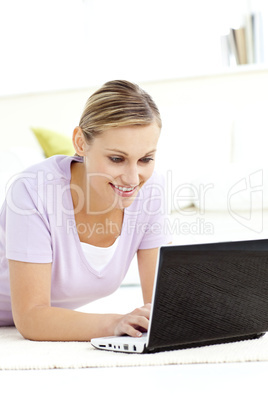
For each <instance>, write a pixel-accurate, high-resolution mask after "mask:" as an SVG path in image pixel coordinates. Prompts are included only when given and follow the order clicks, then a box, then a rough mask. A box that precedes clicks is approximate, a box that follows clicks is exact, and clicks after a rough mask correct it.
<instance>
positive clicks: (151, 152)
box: [106, 148, 156, 156]
mask: <svg viewBox="0 0 268 402" xmlns="http://www.w3.org/2000/svg"><path fill="white" fill-rule="evenodd" d="M106 151H112V152H117V153H120V154H123V155H125V156H128V153H126V152H124V151H120V149H115V148H112V149H111V148H106ZM154 152H156V149H153V150H152V151H149V152H147V153H146V154H145V155H144V156H146V155H150V154H153V153H154Z"/></svg>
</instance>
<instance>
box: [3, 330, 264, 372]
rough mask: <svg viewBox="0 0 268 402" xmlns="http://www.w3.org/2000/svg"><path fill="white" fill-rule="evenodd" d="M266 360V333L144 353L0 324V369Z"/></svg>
mask: <svg viewBox="0 0 268 402" xmlns="http://www.w3.org/2000/svg"><path fill="white" fill-rule="evenodd" d="M249 361H255V362H256V361H268V334H266V335H265V336H263V337H261V338H259V339H256V340H249V341H242V342H234V343H229V344H222V345H213V346H205V347H202V348H192V349H184V350H177V351H172V352H161V353H155V354H148V355H146V354H145V355H136V354H125V353H118V352H105V351H101V350H96V349H94V348H93V347H92V346H91V344H90V342H33V341H28V340H25V339H24V338H23V337H22V336H21V335H20V334H19V332H18V331H17V330H16V329H15V328H14V327H4V328H3V327H2V328H0V370H21V369H25V370H30V369H37V370H38V369H54V368H89V367H124V366H125V367H127V366H160V365H171V364H191V363H231V362H249Z"/></svg>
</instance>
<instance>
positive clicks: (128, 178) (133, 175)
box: [122, 166, 140, 186]
mask: <svg viewBox="0 0 268 402" xmlns="http://www.w3.org/2000/svg"><path fill="white" fill-rule="evenodd" d="M122 180H123V182H124V184H126V185H128V186H137V185H138V184H139V183H140V178H139V169H138V166H129V167H128V168H126V170H125V171H124V173H123V174H122Z"/></svg>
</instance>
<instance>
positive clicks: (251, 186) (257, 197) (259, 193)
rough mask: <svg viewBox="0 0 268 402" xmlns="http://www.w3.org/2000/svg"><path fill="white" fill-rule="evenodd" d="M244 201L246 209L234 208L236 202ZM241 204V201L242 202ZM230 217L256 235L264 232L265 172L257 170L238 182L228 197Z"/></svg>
mask: <svg viewBox="0 0 268 402" xmlns="http://www.w3.org/2000/svg"><path fill="white" fill-rule="evenodd" d="M238 198H240V199H242V200H243V202H244V205H245V208H244V209H243V210H241V211H239V210H238V209H237V208H235V207H234V205H235V204H236V200H237V199H238ZM240 202H241V201H240ZM227 205H228V211H229V213H230V215H231V216H232V217H233V218H234V219H235V220H236V221H237V222H239V223H240V224H241V225H243V226H245V227H246V228H248V229H250V230H252V231H253V232H256V233H261V232H262V231H263V170H262V169H260V170H257V171H256V172H254V173H251V174H250V175H248V176H247V177H244V178H242V179H241V180H239V181H238V182H236V183H235V184H234V185H233V186H232V187H231V188H230V190H229V192H228V195H227Z"/></svg>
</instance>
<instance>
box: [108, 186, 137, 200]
mask: <svg viewBox="0 0 268 402" xmlns="http://www.w3.org/2000/svg"><path fill="white" fill-rule="evenodd" d="M109 184H110V185H111V187H112V188H113V190H114V191H115V193H116V194H118V195H120V197H132V196H133V194H134V193H135V192H136V190H137V187H138V186H134V187H124V186H117V185H115V184H113V183H109Z"/></svg>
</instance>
